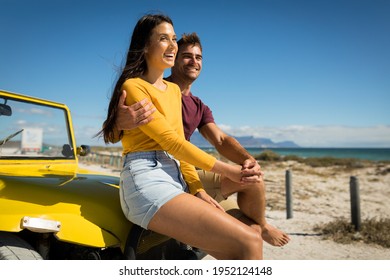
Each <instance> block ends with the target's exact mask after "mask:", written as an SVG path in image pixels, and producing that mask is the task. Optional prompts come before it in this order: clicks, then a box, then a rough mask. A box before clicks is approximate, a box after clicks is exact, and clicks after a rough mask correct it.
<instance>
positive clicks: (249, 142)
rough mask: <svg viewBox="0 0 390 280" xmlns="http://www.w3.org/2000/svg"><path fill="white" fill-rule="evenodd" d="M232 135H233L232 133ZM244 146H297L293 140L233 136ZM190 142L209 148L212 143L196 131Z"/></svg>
mask: <svg viewBox="0 0 390 280" xmlns="http://www.w3.org/2000/svg"><path fill="white" fill-rule="evenodd" d="M232 136H233V135H232ZM233 137H234V138H235V139H237V141H238V142H240V144H241V145H242V146H243V147H246V148H299V145H297V144H296V143H294V142H293V141H282V142H274V141H272V140H271V139H269V138H257V137H253V136H233ZM191 143H192V144H194V145H196V146H198V147H200V148H209V147H212V145H211V144H210V143H209V142H208V141H207V140H206V139H204V138H203V136H202V135H201V134H200V133H199V132H198V131H196V132H194V134H192V136H191Z"/></svg>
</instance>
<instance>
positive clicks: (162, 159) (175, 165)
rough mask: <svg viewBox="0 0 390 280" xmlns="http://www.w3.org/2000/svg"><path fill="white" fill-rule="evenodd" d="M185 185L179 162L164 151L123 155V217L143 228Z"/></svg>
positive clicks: (186, 188) (185, 188)
mask: <svg viewBox="0 0 390 280" xmlns="http://www.w3.org/2000/svg"><path fill="white" fill-rule="evenodd" d="M184 192H187V193H188V187H187V184H186V183H185V181H184V179H183V176H182V173H181V171H180V163H179V162H178V161H177V160H176V159H174V158H173V157H172V156H171V155H170V154H168V153H167V152H164V151H149V152H134V153H129V154H127V155H125V156H124V160H123V169H122V172H121V178H120V201H121V207H122V210H123V213H124V214H125V216H126V218H127V219H128V220H129V221H131V222H132V223H134V224H137V225H139V226H141V227H143V228H145V229H147V228H148V225H149V222H150V220H151V219H152V218H153V216H154V215H155V214H156V212H157V211H158V210H159V209H160V207H161V206H163V205H164V204H165V203H166V202H168V201H169V200H171V199H172V198H174V197H175V196H177V195H180V194H182V193H184Z"/></svg>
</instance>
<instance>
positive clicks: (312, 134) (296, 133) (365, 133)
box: [219, 124, 390, 147]
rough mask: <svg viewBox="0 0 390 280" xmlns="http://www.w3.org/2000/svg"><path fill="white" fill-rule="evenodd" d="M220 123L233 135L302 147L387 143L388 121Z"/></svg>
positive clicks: (222, 127) (361, 145)
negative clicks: (352, 123)
mask: <svg viewBox="0 0 390 280" xmlns="http://www.w3.org/2000/svg"><path fill="white" fill-rule="evenodd" d="M219 127H220V128H221V129H222V130H224V131H225V132H226V133H228V134H231V135H234V136H254V137H259V138H270V139H271V140H272V141H274V142H281V141H287V140H290V141H294V142H295V143H296V144H298V145H300V146H302V147H390V125H377V126H368V127H354V126H337V125H333V126H331V125H329V126H302V125H292V126H285V127H249V126H243V127H238V128H234V127H231V126H229V125H224V124H222V125H219Z"/></svg>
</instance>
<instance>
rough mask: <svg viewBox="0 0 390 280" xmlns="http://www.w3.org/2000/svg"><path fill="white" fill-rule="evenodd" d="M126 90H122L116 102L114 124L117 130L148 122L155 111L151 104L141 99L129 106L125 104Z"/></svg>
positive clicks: (128, 128)
mask: <svg viewBox="0 0 390 280" xmlns="http://www.w3.org/2000/svg"><path fill="white" fill-rule="evenodd" d="M126 95H127V93H126V91H125V90H124V91H123V92H122V95H121V97H120V99H119V103H118V114H117V117H116V121H115V125H116V128H117V129H118V130H131V129H133V128H136V127H138V126H140V125H143V124H147V123H149V122H150V121H151V120H152V119H153V117H152V114H153V113H154V112H155V111H156V108H154V106H153V104H152V103H151V102H150V101H149V100H147V99H143V100H141V101H140V102H137V103H135V104H133V105H131V106H126V105H125V100H126Z"/></svg>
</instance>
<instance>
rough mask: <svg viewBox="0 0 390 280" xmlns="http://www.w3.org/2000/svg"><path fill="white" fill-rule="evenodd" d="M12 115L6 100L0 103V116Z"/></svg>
mask: <svg viewBox="0 0 390 280" xmlns="http://www.w3.org/2000/svg"><path fill="white" fill-rule="evenodd" d="M11 115H12V109H11V107H10V106H8V105H7V100H6V101H5V103H4V104H0V116H7V117H9V116H11Z"/></svg>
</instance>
